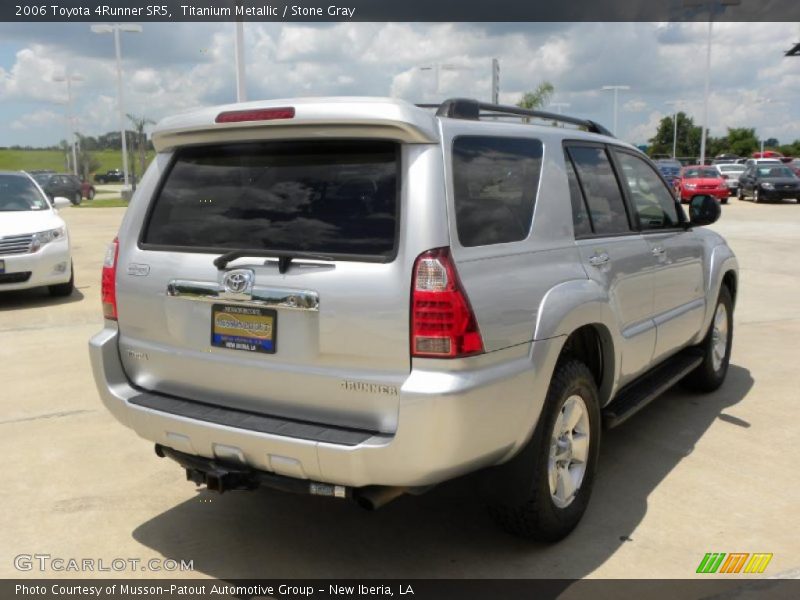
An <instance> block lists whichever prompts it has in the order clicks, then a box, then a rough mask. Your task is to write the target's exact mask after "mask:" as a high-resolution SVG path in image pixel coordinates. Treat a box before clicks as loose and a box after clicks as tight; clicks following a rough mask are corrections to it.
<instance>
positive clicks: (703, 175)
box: [675, 165, 730, 204]
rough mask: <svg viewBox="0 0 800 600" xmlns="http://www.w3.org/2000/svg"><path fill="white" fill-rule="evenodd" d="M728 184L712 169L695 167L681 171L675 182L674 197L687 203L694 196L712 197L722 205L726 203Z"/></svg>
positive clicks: (728, 192) (700, 166)
mask: <svg viewBox="0 0 800 600" xmlns="http://www.w3.org/2000/svg"><path fill="white" fill-rule="evenodd" d="M729 194H730V191H729V190H728V184H727V183H725V180H724V179H723V178H722V175H720V172H719V171H717V169H715V168H714V167H704V166H702V165H695V166H692V167H684V168H683V169H681V175H680V177H679V178H678V179H677V180H676V181H675V195H676V196H677V197H678V198H680V201H681V202H689V201H690V200H691V199H692V198H693V197H694V196H698V195H704V196H714V197H715V198H716V199H717V200H719V201H720V202H722V203H723V204H727V203H728V195H729Z"/></svg>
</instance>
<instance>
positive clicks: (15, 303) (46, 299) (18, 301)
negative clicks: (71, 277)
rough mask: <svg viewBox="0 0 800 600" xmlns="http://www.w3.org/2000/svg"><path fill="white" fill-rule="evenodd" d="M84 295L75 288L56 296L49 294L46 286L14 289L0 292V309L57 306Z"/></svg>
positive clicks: (76, 299) (75, 300) (77, 299)
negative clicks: (65, 293) (62, 295)
mask: <svg viewBox="0 0 800 600" xmlns="http://www.w3.org/2000/svg"><path fill="white" fill-rule="evenodd" d="M83 298H84V295H83V294H82V293H81V291H80V290H79V289H78V288H75V289H74V290H73V292H72V294H70V295H69V296H66V297H62V298H56V297H53V296H51V295H50V293H49V292H48V291H47V288H44V287H41V288H33V289H30V290H16V291H13V292H2V293H0V311H4V310H14V309H15V308H38V307H40V306H58V305H59V304H71V303H73V302H80V301H81V300H83Z"/></svg>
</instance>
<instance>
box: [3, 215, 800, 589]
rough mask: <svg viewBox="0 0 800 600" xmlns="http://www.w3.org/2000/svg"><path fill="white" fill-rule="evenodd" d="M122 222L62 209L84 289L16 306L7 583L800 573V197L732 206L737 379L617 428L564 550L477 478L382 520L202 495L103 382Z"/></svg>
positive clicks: (299, 500)
mask: <svg viewBox="0 0 800 600" xmlns="http://www.w3.org/2000/svg"><path fill="white" fill-rule="evenodd" d="M122 211H123V209H93V210H89V209H74V208H71V207H68V208H65V209H63V210H62V211H61V213H62V215H63V216H64V218H65V219H66V220H67V221H68V223H69V225H70V229H71V233H72V239H73V247H74V260H75V268H76V284H77V288H78V289H77V292H76V293H75V294H74V295H73V296H72V297H71V298H68V299H61V300H53V299H51V298H49V296H47V295H46V293H44V292H38V291H33V292H25V293H6V294H4V295H0V382H2V383H0V456H2V457H3V475H2V481H3V483H4V484H5V485H6V486H7V487H6V488H5V489H4V490H3V492H4V500H3V511H2V513H1V514H0V532H2V542H0V548H2V552H0V577H16V576H20V575H22V576H36V577H41V576H42V575H41V574H40V573H36V572H29V573H19V572H17V571H16V570H15V568H14V565H13V557H14V556H15V555H18V554H23V553H27V554H33V553H46V554H50V555H51V556H53V557H64V558H79V559H80V558H92V559H95V560H98V559H103V560H104V561H105V562H106V563H107V564H108V563H110V562H111V561H112V560H113V559H114V558H125V559H127V558H138V559H141V560H143V561H146V560H148V559H150V558H159V557H167V558H172V559H176V560H180V559H184V560H193V561H194V569H195V571H194V572H187V573H183V574H180V573H161V575H164V576H176V575H177V576H211V577H225V578H233V577H271V578H292V577H340V578H343V577H364V576H368V577H519V578H526V577H564V578H573V577H575V578H578V577H634V578H639V577H674V578H683V577H690V576H693V574H694V571H695V568H696V567H697V565H698V563H699V562H700V559H701V558H702V557H703V555H704V554H705V553H706V552H772V553H774V558H773V560H772V562H771V563H770V565H769V567H768V569H767V571H766V573H765V575H766V576H792V577H798V576H800V568H798V567H800V558H799V557H800V541H799V540H800V538H798V536H797V531H796V521H797V508H798V498H800V477H798V476H797V465H798V459H799V458H800V443H799V442H800V435H798V422H797V418H798V406H800V402H799V401H800V374H799V373H800V369H798V364H797V363H798V360H797V359H798V351H797V348H798V346H797V340H799V339H800V319H799V318H798V308H797V307H798V304H800V270H798V268H797V262H796V252H797V240H800V206H798V205H796V204H795V203H794V202H791V201H787V202H786V203H784V204H782V205H778V204H767V205H762V204H760V205H754V204H752V203H750V202H738V201H736V200H735V199H732V200H731V203H730V204H729V205H728V206H725V207H724V209H723V213H724V214H723V217H722V219H721V221H720V222H719V223H718V224H717V225H715V228H716V229H718V230H719V231H720V232H722V233H723V234H725V235H726V236H727V237H728V240H729V241H730V243H731V245H732V246H733V248H734V250H735V251H736V253H737V254H738V256H739V259H740V263H741V285H740V294H739V302H738V306H737V310H736V320H735V338H734V348H733V357H732V361H731V370H730V374H729V378H728V380H727V382H726V384H725V385H724V386H723V387H722V388H721V389H720V390H718V391H717V392H715V393H714V394H711V395H708V396H694V395H689V394H686V393H684V392H683V391H681V390H679V389H676V390H673V391H671V392H669V393H668V394H666V395H665V396H664V397H662V398H660V399H659V400H657V401H656V402H655V403H653V404H652V405H650V406H649V407H648V408H647V409H645V410H644V411H642V412H641V413H639V414H638V415H636V416H635V417H634V418H632V419H631V420H630V421H628V422H627V423H625V424H624V425H623V426H621V427H619V428H618V429H615V430H613V431H610V432H607V433H606V435H605V437H604V439H603V442H602V455H601V463H600V472H599V476H598V480H597V484H596V487H595V492H594V496H593V498H592V502H591V505H590V507H589V510H588V512H587V514H586V516H585V517H584V520H583V522H582V523H581V525H580V526H579V527H578V529H577V530H576V531H575V532H574V533H573V534H572V535H571V536H570V537H569V538H568V539H566V540H565V541H563V542H562V543H560V544H558V545H556V546H545V545H537V544H528V543H525V542H522V541H519V540H516V539H514V538H511V537H508V536H507V535H505V534H503V533H501V532H499V531H498V530H496V529H495V528H494V526H493V525H492V522H491V521H490V520H489V518H488V517H487V515H486V514H485V511H484V510H483V508H482V506H481V504H480V502H479V501H478V500H477V498H476V497H475V494H474V491H473V487H472V485H471V483H472V482H471V481H469V480H464V481H459V482H455V483H453V484H448V485H446V486H442V487H440V488H438V489H436V490H434V491H433V492H431V493H429V494H427V495H425V496H422V497H418V498H401V499H400V500H398V501H396V502H394V503H392V504H390V505H388V506H386V507H385V508H383V509H381V510H380V511H378V512H376V513H367V512H364V511H362V510H361V509H359V508H357V507H356V506H355V505H351V504H347V503H344V502H341V501H332V500H326V499H321V498H312V497H299V496H290V495H284V494H281V493H278V492H272V491H262V492H256V493H238V494H237V493H229V494H225V495H223V496H218V495H213V494H210V493H208V492H204V491H202V492H198V491H196V490H195V488H194V486H193V485H192V484H190V483H188V482H186V481H185V480H184V476H183V473H182V472H181V470H180V469H179V468H178V467H177V465H175V464H174V463H171V462H170V461H167V460H160V459H158V458H156V456H155V454H154V453H153V449H152V445H151V444H150V443H149V442H146V441H144V440H141V439H139V438H138V437H136V436H135V434H133V433H132V432H131V431H129V430H127V429H125V428H123V427H122V426H121V425H119V424H118V423H117V422H116V421H114V420H113V419H112V418H111V417H110V415H108V414H107V413H106V411H105V410H104V409H103V407H102V406H101V404H100V401H99V399H98V398H97V396H96V392H95V389H94V383H93V381H92V377H91V373H90V369H89V361H88V356H87V348H86V341H87V340H88V338H89V337H90V336H91V335H92V334H93V333H95V332H96V331H98V330H99V329H100V326H101V321H102V318H101V312H100V299H99V278H100V268H101V262H102V258H103V254H104V250H105V246H106V244H107V243H108V241H109V240H111V238H113V236H114V233H115V231H116V228H117V226H118V224H119V220H120V218H121V217H122V214H123V212H122ZM49 575H50V576H51V577H52V576H61V575H67V576H80V575H81V574H80V573H50V574H49ZM89 575H90V576H91V574H89ZM106 575H108V574H106ZM111 575H113V573H112V574H111ZM119 575H122V576H130V575H134V576H135V575H142V576H158V575H159V573H147V572H135V573H130V572H123V573H119Z"/></svg>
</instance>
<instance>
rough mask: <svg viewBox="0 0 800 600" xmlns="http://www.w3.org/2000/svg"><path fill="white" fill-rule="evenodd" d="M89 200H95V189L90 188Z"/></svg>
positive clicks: (87, 196)
mask: <svg viewBox="0 0 800 600" xmlns="http://www.w3.org/2000/svg"><path fill="white" fill-rule="evenodd" d="M86 198H87V199H88V200H94V188H89V193H88V194H86Z"/></svg>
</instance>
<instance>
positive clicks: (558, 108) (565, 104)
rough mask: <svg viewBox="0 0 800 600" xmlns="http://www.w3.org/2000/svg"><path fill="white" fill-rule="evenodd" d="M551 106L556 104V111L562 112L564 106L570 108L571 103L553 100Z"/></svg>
mask: <svg viewBox="0 0 800 600" xmlns="http://www.w3.org/2000/svg"><path fill="white" fill-rule="evenodd" d="M550 106H554V107H555V109H556V112H557V113H558V114H561V109H562V108H569V106H570V104H569V102H551V103H550Z"/></svg>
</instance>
